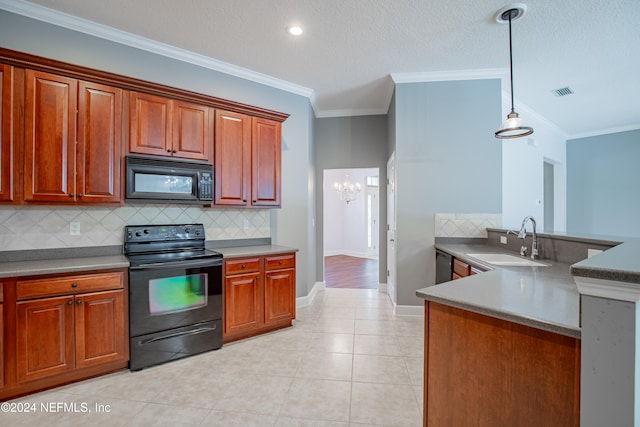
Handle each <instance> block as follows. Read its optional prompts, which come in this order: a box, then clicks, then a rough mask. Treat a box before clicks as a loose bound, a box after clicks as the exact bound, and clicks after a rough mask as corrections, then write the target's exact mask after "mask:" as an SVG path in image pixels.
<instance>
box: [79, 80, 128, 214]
mask: <svg viewBox="0 0 640 427" xmlns="http://www.w3.org/2000/svg"><path fill="white" fill-rule="evenodd" d="M121 127H122V90H121V89H118V88H114V87H110V86H105V85H101V84H97V83H89V82H83V81H81V82H80V84H79V100H78V145H77V151H76V153H77V154H76V180H77V182H76V188H77V195H76V197H77V200H78V201H82V202H119V201H120V193H121V191H120V174H121V171H120V147H121V137H120V135H121Z"/></svg>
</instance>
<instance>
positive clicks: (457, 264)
mask: <svg viewBox="0 0 640 427" xmlns="http://www.w3.org/2000/svg"><path fill="white" fill-rule="evenodd" d="M453 272H454V273H456V274H457V275H458V276H461V277H466V276H468V275H469V264H467V263H466V262H463V261H460V260H459V259H457V258H454V259H453Z"/></svg>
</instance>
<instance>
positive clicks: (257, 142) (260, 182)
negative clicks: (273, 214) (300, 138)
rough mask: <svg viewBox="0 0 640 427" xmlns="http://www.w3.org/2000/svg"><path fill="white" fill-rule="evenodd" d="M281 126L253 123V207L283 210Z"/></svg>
mask: <svg viewBox="0 0 640 427" xmlns="http://www.w3.org/2000/svg"><path fill="white" fill-rule="evenodd" d="M281 147H282V140H281V124H280V123H279V122H276V121H273V120H267V119H262V118H257V117H256V118H254V119H253V136H252V154H251V205H252V206H276V207H279V206H280V187H281V183H280V170H281V158H282V148H281Z"/></svg>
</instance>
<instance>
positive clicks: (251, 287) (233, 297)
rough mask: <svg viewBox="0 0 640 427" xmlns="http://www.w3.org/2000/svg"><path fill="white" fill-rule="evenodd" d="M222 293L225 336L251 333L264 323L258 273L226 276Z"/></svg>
mask: <svg viewBox="0 0 640 427" xmlns="http://www.w3.org/2000/svg"><path fill="white" fill-rule="evenodd" d="M224 291H225V294H224V304H225V307H224V308H225V314H224V319H225V322H224V333H225V335H229V334H234V333H239V332H247V331H251V330H254V329H257V328H259V327H260V326H261V325H262V324H263V323H264V322H263V320H262V309H261V304H260V301H262V293H261V285H260V274H259V273H249V274H238V275H235V276H227V277H226V278H225V287H224Z"/></svg>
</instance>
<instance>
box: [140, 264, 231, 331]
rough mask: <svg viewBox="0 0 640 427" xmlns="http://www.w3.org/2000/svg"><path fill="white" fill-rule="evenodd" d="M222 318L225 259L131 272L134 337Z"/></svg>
mask: <svg viewBox="0 0 640 427" xmlns="http://www.w3.org/2000/svg"><path fill="white" fill-rule="evenodd" d="M221 319H222V260H220V259H211V260H206V261H204V260H198V261H182V262H170V263H161V264H152V265H144V266H141V267H131V268H130V269H129V332H130V336H131V337H137V336H142V335H146V334H151V333H155V332H160V331H167V330H171V329H176V328H180V327H184V326H190V325H195V324H199V323H202V322H210V321H214V320H221Z"/></svg>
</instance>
